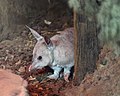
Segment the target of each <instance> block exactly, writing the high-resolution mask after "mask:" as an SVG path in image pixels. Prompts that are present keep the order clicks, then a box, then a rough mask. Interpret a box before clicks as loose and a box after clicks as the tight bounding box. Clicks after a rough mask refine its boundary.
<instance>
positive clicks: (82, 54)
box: [74, 0, 98, 85]
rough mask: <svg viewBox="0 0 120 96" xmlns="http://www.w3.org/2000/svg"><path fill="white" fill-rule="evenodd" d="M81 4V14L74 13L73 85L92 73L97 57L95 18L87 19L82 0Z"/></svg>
mask: <svg viewBox="0 0 120 96" xmlns="http://www.w3.org/2000/svg"><path fill="white" fill-rule="evenodd" d="M81 1H82V0H81ZM81 4H83V5H81V7H82V8H83V9H82V11H81V13H80V14H79V13H76V12H74V28H75V34H74V39H75V42H74V48H75V52H74V53H75V56H74V59H75V68H74V70H75V77H74V85H79V84H80V83H81V81H82V80H83V79H84V77H85V75H86V74H87V73H91V72H94V70H95V68H96V60H97V57H98V38H97V26H96V25H97V24H96V18H95V15H93V16H90V17H88V16H87V15H86V14H85V11H84V6H85V5H84V0H83V1H82V3H81Z"/></svg>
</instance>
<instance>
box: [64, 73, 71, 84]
mask: <svg viewBox="0 0 120 96" xmlns="http://www.w3.org/2000/svg"><path fill="white" fill-rule="evenodd" d="M69 75H70V74H69V73H66V74H64V80H65V81H66V82H69Z"/></svg>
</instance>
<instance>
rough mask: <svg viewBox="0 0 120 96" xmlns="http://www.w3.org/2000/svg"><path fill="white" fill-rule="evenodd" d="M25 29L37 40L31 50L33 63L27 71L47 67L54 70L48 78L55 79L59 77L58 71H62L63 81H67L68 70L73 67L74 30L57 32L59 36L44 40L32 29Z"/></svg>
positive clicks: (68, 29)
mask: <svg viewBox="0 0 120 96" xmlns="http://www.w3.org/2000/svg"><path fill="white" fill-rule="evenodd" d="M26 27H27V28H29V29H30V31H31V33H32V34H33V36H34V37H35V38H36V40H37V43H36V45H35V47H34V49H33V58H32V60H33V62H32V64H31V66H30V67H29V71H31V70H33V69H42V68H43V67H45V66H49V67H51V68H52V69H53V70H54V73H53V74H52V75H49V76H48V78H51V79H57V78H59V76H60V71H61V70H62V69H64V72H63V76H64V79H65V81H69V80H68V77H69V75H70V70H71V67H72V66H73V65H74V44H73V43H74V38H73V32H74V28H67V29H65V30H64V31H58V32H57V33H59V34H56V35H54V36H53V37H51V38H46V37H43V36H41V35H39V34H38V33H37V32H36V31H35V30H33V29H32V28H30V27H28V26H26Z"/></svg>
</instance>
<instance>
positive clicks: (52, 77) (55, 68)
mask: <svg viewBox="0 0 120 96" xmlns="http://www.w3.org/2000/svg"><path fill="white" fill-rule="evenodd" d="M51 68H52V69H53V70H54V74H52V75H49V76H48V78H50V79H55V80H56V79H58V78H59V75H60V71H61V70H62V68H61V67H59V66H54V67H51Z"/></svg>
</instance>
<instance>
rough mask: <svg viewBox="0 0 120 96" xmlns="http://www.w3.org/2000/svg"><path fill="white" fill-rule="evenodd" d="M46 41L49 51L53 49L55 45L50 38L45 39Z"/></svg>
mask: <svg viewBox="0 0 120 96" xmlns="http://www.w3.org/2000/svg"><path fill="white" fill-rule="evenodd" d="M44 40H45V43H46V45H47V47H48V49H53V43H52V41H51V40H50V38H48V37H47V36H45V37H44Z"/></svg>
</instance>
